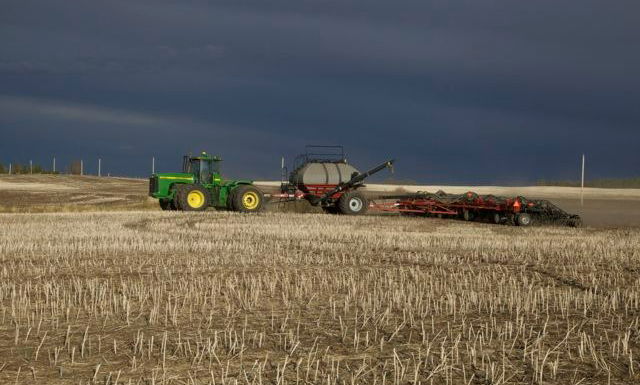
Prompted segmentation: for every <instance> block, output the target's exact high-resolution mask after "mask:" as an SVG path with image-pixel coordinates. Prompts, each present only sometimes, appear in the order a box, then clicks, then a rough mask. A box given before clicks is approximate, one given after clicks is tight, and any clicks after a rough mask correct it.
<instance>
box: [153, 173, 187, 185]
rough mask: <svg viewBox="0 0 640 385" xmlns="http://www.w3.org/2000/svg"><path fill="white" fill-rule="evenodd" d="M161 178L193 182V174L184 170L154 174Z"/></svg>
mask: <svg viewBox="0 0 640 385" xmlns="http://www.w3.org/2000/svg"><path fill="white" fill-rule="evenodd" d="M153 175H154V176H155V177H156V178H158V179H159V180H166V181H178V182H185V183H186V182H193V175H192V174H187V173H183V172H163V173H157V174H153Z"/></svg>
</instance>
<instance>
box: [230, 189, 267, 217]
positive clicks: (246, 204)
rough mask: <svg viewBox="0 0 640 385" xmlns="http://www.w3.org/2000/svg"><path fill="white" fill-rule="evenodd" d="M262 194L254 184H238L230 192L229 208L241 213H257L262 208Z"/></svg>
mask: <svg viewBox="0 0 640 385" xmlns="http://www.w3.org/2000/svg"><path fill="white" fill-rule="evenodd" d="M263 204H264V195H263V194H262V192H261V191H260V190H258V189H257V188H256V187H255V186H251V185H240V186H238V187H236V188H235V189H233V191H232V192H231V209H233V210H234V211H239V212H241V213H257V212H259V211H260V210H262V207H263Z"/></svg>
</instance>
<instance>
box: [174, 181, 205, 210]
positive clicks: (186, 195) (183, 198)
mask: <svg viewBox="0 0 640 385" xmlns="http://www.w3.org/2000/svg"><path fill="white" fill-rule="evenodd" d="M176 198H177V199H176V203H177V207H179V208H180V210H183V211H203V210H206V208H207V207H209V204H210V202H211V196H210V195H209V191H207V190H206V189H205V188H204V187H201V186H196V185H184V186H180V187H179V188H178V191H177V195H176Z"/></svg>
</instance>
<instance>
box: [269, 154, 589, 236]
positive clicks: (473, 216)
mask: <svg viewBox="0 0 640 385" xmlns="http://www.w3.org/2000/svg"><path fill="white" fill-rule="evenodd" d="M393 163H394V160H393V159H390V160H387V161H385V162H383V163H381V164H379V165H378V166H376V167H374V168H372V169H370V170H368V171H365V172H360V171H358V170H357V169H356V168H355V167H353V166H352V165H350V164H349V163H347V160H346V156H345V154H344V150H343V149H342V147H341V146H307V147H306V152H305V153H304V154H302V155H299V156H298V157H297V158H296V161H295V162H294V167H293V171H292V172H291V173H290V174H289V175H288V180H285V178H287V176H286V170H285V169H284V164H283V180H282V183H281V188H280V193H279V194H270V197H271V198H272V199H273V198H277V199H278V201H277V202H287V201H295V200H300V199H305V200H307V201H308V202H309V203H311V205H313V206H319V207H321V208H322V210H323V211H325V212H327V213H332V214H345V215H360V214H364V213H365V212H367V210H368V209H371V210H374V211H378V212H386V213H400V214H403V215H414V216H438V217H441V218H460V219H464V220H467V221H472V220H476V221H485V222H493V223H496V224H513V225H517V226H529V225H530V224H532V223H555V224H562V225H567V226H580V224H581V219H580V217H579V216H578V215H572V214H569V213H567V212H565V211H564V210H562V209H560V208H559V207H557V206H555V205H554V204H553V203H551V202H549V201H547V200H531V199H527V198H525V197H522V196H516V197H501V196H495V195H478V194H476V193H474V192H467V193H465V194H447V193H445V192H443V191H438V192H436V193H429V192H417V193H412V194H402V195H386V196H378V197H376V198H373V199H372V198H371V197H370V196H369V194H365V193H364V192H363V191H362V189H361V188H362V187H365V185H364V180H365V179H366V178H368V177H369V176H371V175H373V174H376V173H378V172H380V171H382V170H384V169H385V168H389V169H392V166H393Z"/></svg>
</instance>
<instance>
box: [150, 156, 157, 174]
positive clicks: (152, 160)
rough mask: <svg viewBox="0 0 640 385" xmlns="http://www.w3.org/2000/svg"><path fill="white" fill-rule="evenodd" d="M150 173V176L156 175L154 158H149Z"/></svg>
mask: <svg viewBox="0 0 640 385" xmlns="http://www.w3.org/2000/svg"><path fill="white" fill-rule="evenodd" d="M151 173H152V174H155V173H156V157H155V156H152V157H151Z"/></svg>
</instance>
